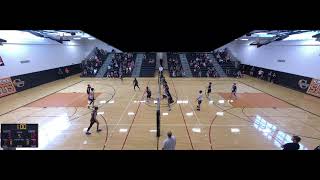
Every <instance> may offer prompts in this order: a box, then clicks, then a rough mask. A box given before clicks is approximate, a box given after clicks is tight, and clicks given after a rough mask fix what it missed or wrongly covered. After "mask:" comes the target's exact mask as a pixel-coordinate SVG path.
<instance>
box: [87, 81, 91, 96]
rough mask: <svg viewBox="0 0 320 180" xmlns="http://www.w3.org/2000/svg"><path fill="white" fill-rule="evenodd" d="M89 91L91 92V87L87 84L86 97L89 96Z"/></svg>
mask: <svg viewBox="0 0 320 180" xmlns="http://www.w3.org/2000/svg"><path fill="white" fill-rule="evenodd" d="M90 91H91V86H90V84H88V86H87V94H88V96H89V94H90Z"/></svg>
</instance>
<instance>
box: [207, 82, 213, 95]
mask: <svg viewBox="0 0 320 180" xmlns="http://www.w3.org/2000/svg"><path fill="white" fill-rule="evenodd" d="M211 85H212V83H211V82H209V86H208V90H207V95H208V98H209V99H210V93H211Z"/></svg>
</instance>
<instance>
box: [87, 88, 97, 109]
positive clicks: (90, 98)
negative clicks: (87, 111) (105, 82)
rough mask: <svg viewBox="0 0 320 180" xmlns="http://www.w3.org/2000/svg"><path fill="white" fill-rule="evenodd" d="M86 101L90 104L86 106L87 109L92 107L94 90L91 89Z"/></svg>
mask: <svg viewBox="0 0 320 180" xmlns="http://www.w3.org/2000/svg"><path fill="white" fill-rule="evenodd" d="M88 100H89V102H90V104H89V105H88V108H90V105H91V104H92V106H94V100H95V99H94V88H91V90H90V93H89V94H88Z"/></svg>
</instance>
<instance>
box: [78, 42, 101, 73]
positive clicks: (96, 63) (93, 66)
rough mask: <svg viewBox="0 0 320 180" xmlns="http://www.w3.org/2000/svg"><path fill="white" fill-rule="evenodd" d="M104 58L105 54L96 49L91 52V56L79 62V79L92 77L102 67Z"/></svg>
mask: <svg viewBox="0 0 320 180" xmlns="http://www.w3.org/2000/svg"><path fill="white" fill-rule="evenodd" d="M106 57H107V52H106V51H105V50H103V49H99V48H97V47H96V48H95V49H94V50H93V55H92V56H91V57H89V58H88V59H85V60H83V61H82V62H81V68H82V73H81V77H94V76H95V75H96V74H97V72H98V70H99V69H100V67H101V66H102V64H103V61H104V60H105V59H106Z"/></svg>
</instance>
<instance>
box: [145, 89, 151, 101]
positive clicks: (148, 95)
mask: <svg viewBox="0 0 320 180" xmlns="http://www.w3.org/2000/svg"><path fill="white" fill-rule="evenodd" d="M146 93H147V100H149V99H150V98H151V90H150V89H149V87H148V86H147V88H146Z"/></svg>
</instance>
